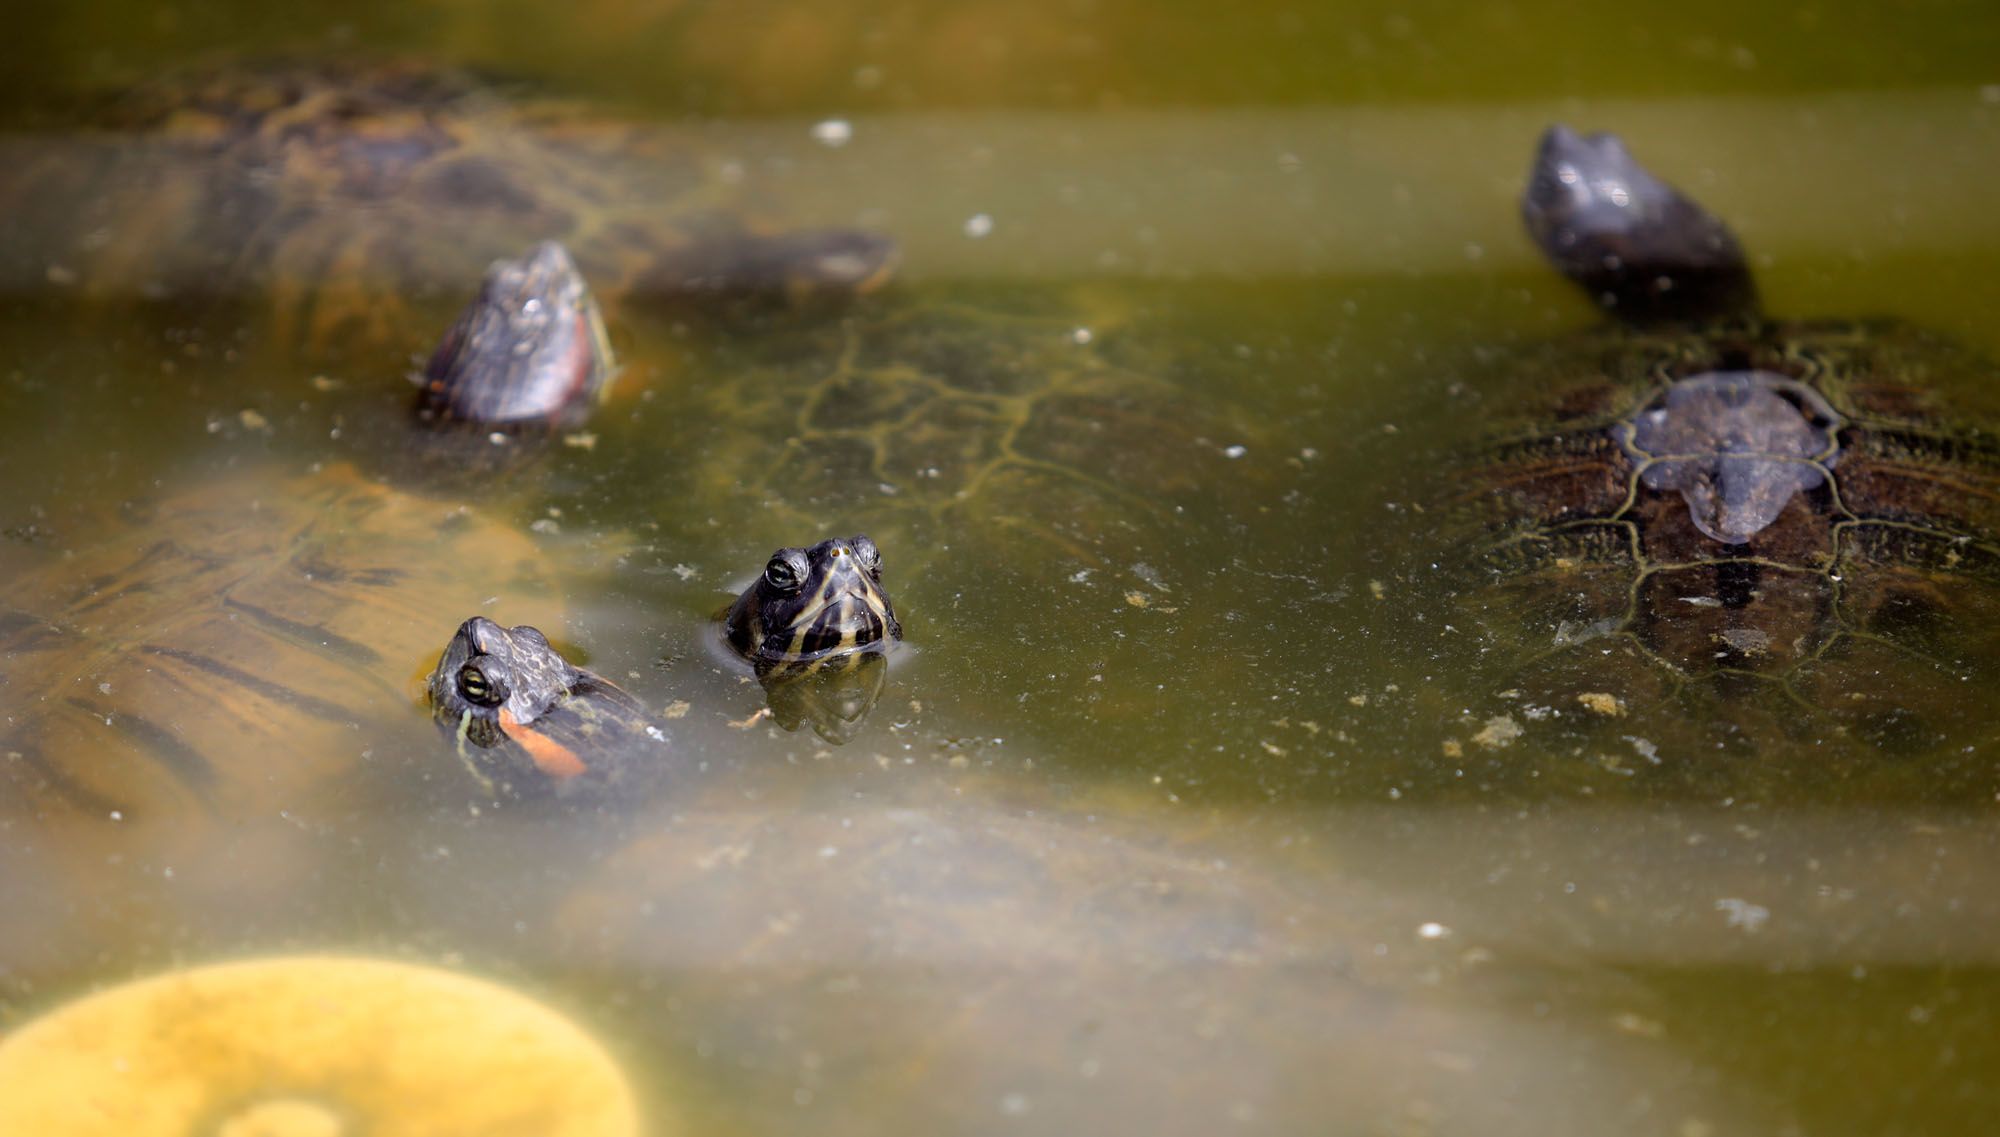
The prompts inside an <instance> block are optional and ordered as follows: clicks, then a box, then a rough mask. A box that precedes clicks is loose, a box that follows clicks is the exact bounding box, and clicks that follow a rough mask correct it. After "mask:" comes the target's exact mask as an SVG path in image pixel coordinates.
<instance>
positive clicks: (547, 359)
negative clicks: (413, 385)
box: [417, 241, 614, 430]
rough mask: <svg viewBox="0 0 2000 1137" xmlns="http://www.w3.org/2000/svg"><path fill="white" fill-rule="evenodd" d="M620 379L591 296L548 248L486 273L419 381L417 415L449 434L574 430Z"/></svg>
mask: <svg viewBox="0 0 2000 1137" xmlns="http://www.w3.org/2000/svg"><path fill="white" fill-rule="evenodd" d="M613 370H614V367H613V365H612V359H611V345H610V343H609V341H608V340H607V339H606V337H605V333H604V320H603V318H602V317H601V316H600V315H599V314H598V311H597V302H596V301H595V300H593V299H592V298H591V295H590V289H589V287H588V286H586V285H585V284H584V281H583V276H582V274H581V273H579V272H577V269H576V264H575V262H573V261H572V260H570V256H569V253H568V252H567V251H565V250H564V249H563V247H562V246H561V245H559V244H557V243H556V242H554V241H544V242H542V243H541V244H539V245H537V246H535V247H534V248H532V249H530V250H528V252H527V253H526V254H524V255H523V256H521V257H519V258H516V259H514V260H500V261H495V262H493V265H492V267H491V268H488V269H487V270H486V277H485V279H484V280H483V281H481V282H480V286H479V295H478V296H476V297H474V298H473V300H472V303H470V304H468V305H467V306H466V308H465V311H464V312H462V313H461V314H460V315H459V317H458V321H457V322H456V323H454V324H453V325H452V326H451V330H450V331H448V332H446V333H445V336H444V340H443V341H442V342H440V343H439V344H438V346H437V350H436V351H435V352H433V353H432V354H431V359H430V363H429V364H428V365H427V366H426V367H425V368H424V372H423V375H422V376H421V377H420V378H419V380H418V393H417V411H418V414H419V415H420V416H421V417H423V418H424V419H426V420H428V421H430V422H433V423H437V424H440V425H446V424H462V425H467V426H477V427H489V428H497V429H500V430H509V429H523V428H530V427H535V426H543V427H556V426H574V425H576V424H578V423H581V422H582V421H583V420H584V419H586V418H588V417H589V416H590V413H591V412H592V411H593V410H595V409H596V407H597V403H598V401H599V399H600V398H601V397H602V396H603V393H604V390H605V387H606V380H608V379H609V378H610V376H611V374H612V372H613Z"/></svg>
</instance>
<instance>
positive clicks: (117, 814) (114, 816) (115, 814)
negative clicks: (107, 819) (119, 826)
mask: <svg viewBox="0 0 2000 1137" xmlns="http://www.w3.org/2000/svg"><path fill="white" fill-rule="evenodd" d="M111 820H113V821H123V820H125V814H124V813H123V812H122V811H120V810H116V809H114V810H112V811H111Z"/></svg>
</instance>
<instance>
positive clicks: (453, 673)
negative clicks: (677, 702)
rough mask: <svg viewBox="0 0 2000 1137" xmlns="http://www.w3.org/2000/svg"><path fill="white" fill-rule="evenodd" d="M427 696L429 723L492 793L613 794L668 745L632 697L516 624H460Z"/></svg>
mask: <svg viewBox="0 0 2000 1137" xmlns="http://www.w3.org/2000/svg"><path fill="white" fill-rule="evenodd" d="M429 690H430V701H431V713H432V715H433V716H434V717H435V718H436V719H437V721H438V725H439V726H440V727H442V728H443V729H444V730H445V732H446V733H447V734H450V735H453V736H454V737H456V738H457V739H458V740H459V748H458V752H459V756H460V757H461V758H462V759H464V761H465V764H466V767H467V769H469V770H470V771H471V772H472V773H473V774H474V775H475V776H476V777H478V778H479V779H480V780H481V781H482V782H483V783H484V784H485V785H486V787H487V789H488V790H490V791H492V792H495V793H503V794H508V795H516V796H526V795H528V794H531V793H536V792H542V791H547V790H550V789H553V790H555V791H556V792H557V793H559V794H567V793H573V792H578V791H579V789H580V788H587V789H586V790H585V792H590V793H600V794H601V793H603V792H605V791H609V790H616V789H622V788H624V787H627V786H630V785H634V784H638V783H639V782H640V781H642V780H643V779H645V778H648V777H650V776H652V774H654V773H656V772H657V771H658V770H659V769H661V768H662V763H661V762H660V761H659V757H660V755H662V754H664V753H665V752H664V751H662V750H661V747H664V746H667V745H668V744H669V742H670V739H669V738H668V737H667V734H666V732H665V731H663V730H661V729H660V728H659V727H658V726H657V725H655V723H654V721H653V718H652V716H651V715H650V714H649V713H647V711H646V708H645V706H644V705H642V704H641V703H640V702H639V701H638V700H637V699H635V698H633V697H632V696H631V695H629V694H627V693H626V692H625V691H624V690H623V689H622V688H620V687H618V686H617V685H616V684H614V683H612V682H610V681H609V680H607V679H605V678H603V677H602V676H599V675H595V674H593V673H591V672H589V671H586V670H584V669H583V668H580V667H578V666H576V665H575V664H573V663H571V662H570V661H569V660H567V659H564V658H563V656H562V655H561V653H559V652H557V651H556V649H555V648H553V647H551V646H550V645H549V640H548V637H547V636H544V635H543V634H542V633H541V632H540V631H539V630H538V629H535V628H531V627H528V626H526V625H522V626H520V627H515V628H506V627H502V626H500V625H499V624H496V623H494V622H493V621H492V620H489V619H487V618H485V617H484V616H474V617H473V618H472V619H470V620H467V621H466V622H465V623H463V624H460V625H459V626H458V632H457V633H456V634H455V635H453V636H452V637H451V643H450V644H449V645H447V646H446V647H445V650H444V654H443V656H441V657H440V658H439V659H438V665H437V669H436V670H434V671H433V672H431V678H430V684H429ZM466 743H471V744H472V745H473V746H475V747H478V748H479V751H480V752H479V753H478V754H476V755H475V754H474V753H473V752H471V751H468V750H467V749H466V748H465V744H466Z"/></svg>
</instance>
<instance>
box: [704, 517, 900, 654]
mask: <svg viewBox="0 0 2000 1137" xmlns="http://www.w3.org/2000/svg"><path fill="white" fill-rule="evenodd" d="M722 624H723V634H724V636H725V637H726V638H727V639H728V641H729V646H730V647H733V648H735V649H736V650H737V652H739V653H740V654H741V655H742V656H743V657H744V658H745V659H747V660H750V661H751V662H752V663H754V664H756V665H757V667H758V669H759V671H760V672H763V671H803V670H805V669H807V668H810V667H811V666H812V665H814V664H821V663H825V662H826V661H828V660H834V659H840V658H843V657H846V656H851V655H854V654H856V653H858V652H863V651H885V650H887V649H889V648H891V647H894V646H895V644H896V643H897V642H898V641H899V640H901V639H902V638H903V626H902V625H901V624H899V623H897V622H896V609H895V607H894V606H893V605H891V604H890V603H889V594H888V593H887V592H884V591H883V589H882V551H881V550H880V549H877V548H876V547H875V542H873V541H871V540H869V539H868V538H867V537H865V536H858V535H857V536H853V537H830V538H828V539H827V540H824V541H821V542H820V543H819V544H817V545H814V546H812V547H811V548H799V547H791V548H784V549H779V550H778V551H777V552H775V553H772V554H771V559H770V561H769V563H767V564H766V565H765V566H764V572H763V574H762V575H760V576H759V577H758V578H757V579H756V580H755V581H754V582H752V583H751V585H750V587H748V588H746V589H744V590H743V595H741V596H739V597H737V598H736V603H734V604H731V605H730V606H729V611H728V612H726V613H724V614H723V617H722Z"/></svg>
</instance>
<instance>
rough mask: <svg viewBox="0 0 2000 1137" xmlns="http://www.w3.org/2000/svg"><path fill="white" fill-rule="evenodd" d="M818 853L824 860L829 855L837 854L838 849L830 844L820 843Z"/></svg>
mask: <svg viewBox="0 0 2000 1137" xmlns="http://www.w3.org/2000/svg"><path fill="white" fill-rule="evenodd" d="M819 855H820V859H821V860H826V859H828V858H830V857H837V856H839V855H840V850H839V849H836V848H834V847H833V846H832V845H821V846H820V847H819Z"/></svg>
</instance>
